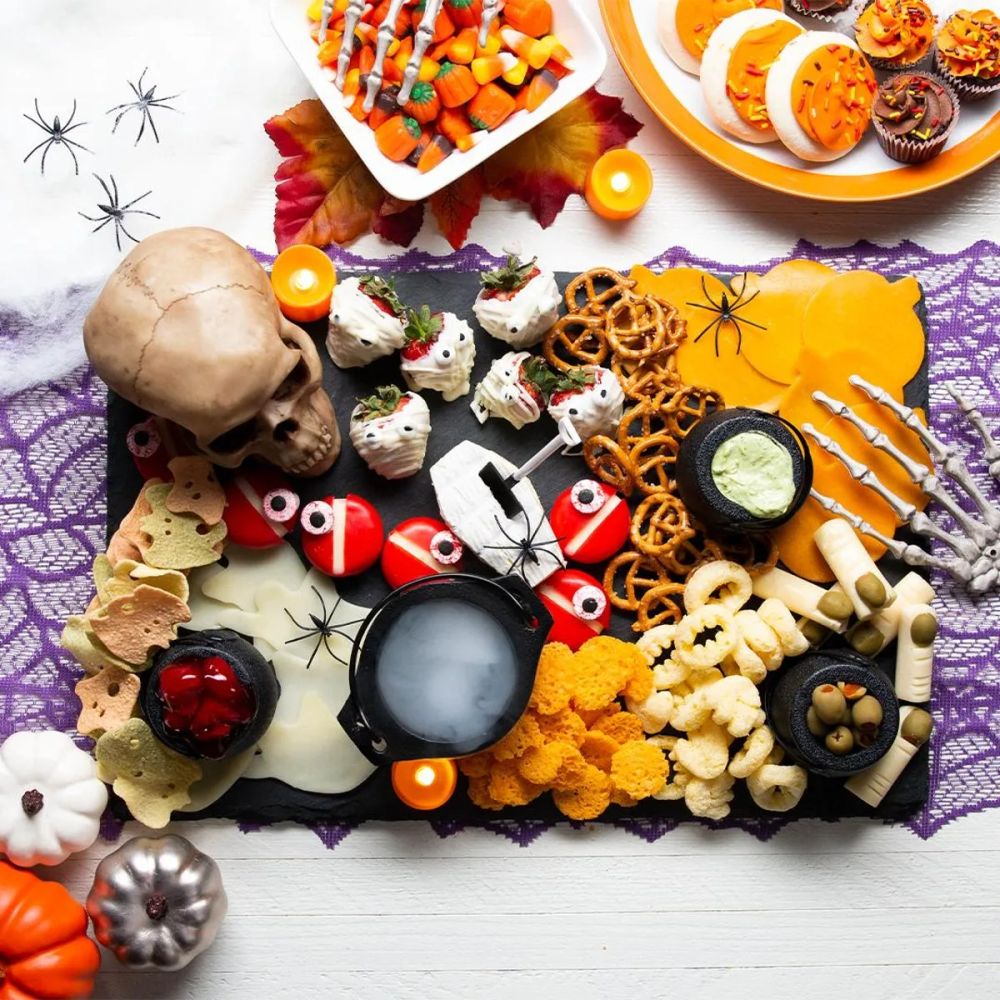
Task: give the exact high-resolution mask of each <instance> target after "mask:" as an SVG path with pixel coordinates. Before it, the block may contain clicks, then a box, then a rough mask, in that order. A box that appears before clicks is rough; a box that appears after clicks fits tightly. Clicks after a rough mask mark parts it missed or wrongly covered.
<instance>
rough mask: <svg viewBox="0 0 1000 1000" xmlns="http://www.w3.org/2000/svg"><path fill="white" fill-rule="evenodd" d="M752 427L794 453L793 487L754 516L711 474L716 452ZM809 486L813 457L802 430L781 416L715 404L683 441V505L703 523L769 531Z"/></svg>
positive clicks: (679, 458)
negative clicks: (783, 505) (783, 499)
mask: <svg viewBox="0 0 1000 1000" xmlns="http://www.w3.org/2000/svg"><path fill="white" fill-rule="evenodd" d="M748 431H756V432H758V433H760V434H766V435H767V436H768V437H770V438H772V439H773V440H774V441H776V442H777V443H778V444H779V445H781V447H782V448H784V449H785V450H786V451H787V452H788V454H789V455H790V456H791V459H792V478H793V480H794V482H795V493H794V495H793V496H792V501H791V503H790V504H789V506H788V509H787V510H786V511H784V513H782V514H779V515H778V516H777V517H771V518H761V517H755V516H754V515H753V514H751V513H750V511H748V510H746V508H744V507H741V506H740V505H739V504H737V503H733V501H732V500H730V499H729V498H728V497H726V496H724V495H723V494H722V493H721V492H720V491H719V489H718V487H717V486H716V485H715V480H714V479H713V478H712V459H713V458H714V457H715V452H716V451H717V450H718V448H719V447H720V446H721V445H722V443H723V442H724V441H727V440H728V439H729V438H731V437H735V436H736V435H737V434H744V433H746V432H748ZM811 487H812V457H811V456H810V454H809V447H808V445H807V444H806V440H805V438H804V437H803V436H802V433H801V431H800V430H799V429H798V428H797V427H796V426H795V425H794V424H790V423H789V422H788V421H787V420H785V419H784V418H783V417H779V416H778V415H777V414H774V413H765V412H764V411H763V410H754V409H751V408H750V407H746V406H734V407H732V408H731V409H727V410H716V411H715V412H714V413H710V414H708V416H706V417H705V418H704V419H703V420H701V421H699V422H698V423H697V424H696V425H695V426H694V427H693V428H692V430H691V432H690V433H689V434H688V435H687V437H685V438H684V440H683V441H682V442H681V449H680V453H679V454H678V456H677V491H678V493H680V496H681V499H682V500H683V501H684V505H685V506H686V507H687V509H688V510H689V511H690V512H691V513H692V514H693V515H694V516H695V517H696V518H697V519H698V520H699V521H700V522H701V523H702V524H703V525H704V526H705V527H706V528H711V529H715V530H717V531H724V532H742V533H745V532H753V531H768V530H770V529H771V528H776V527H778V525H779V524H784V523H785V522H786V521H787V520H789V518H791V517H792V516H793V515H794V514H795V513H796V511H797V510H798V509H799V508H800V507H801V506H802V504H804V503H805V501H806V498H807V497H808V496H809V490H810V488H811Z"/></svg>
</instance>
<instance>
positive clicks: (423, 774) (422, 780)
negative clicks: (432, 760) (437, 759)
mask: <svg viewBox="0 0 1000 1000" xmlns="http://www.w3.org/2000/svg"><path fill="white" fill-rule="evenodd" d="M413 780H414V781H415V782H416V783H417V784H418V785H422V786H423V787H424V788H429V787H430V786H431V785H433V784H434V768H433V767H428V766H427V765H426V764H425V765H424V766H423V767H418V768H417V769H416V771H414V773H413Z"/></svg>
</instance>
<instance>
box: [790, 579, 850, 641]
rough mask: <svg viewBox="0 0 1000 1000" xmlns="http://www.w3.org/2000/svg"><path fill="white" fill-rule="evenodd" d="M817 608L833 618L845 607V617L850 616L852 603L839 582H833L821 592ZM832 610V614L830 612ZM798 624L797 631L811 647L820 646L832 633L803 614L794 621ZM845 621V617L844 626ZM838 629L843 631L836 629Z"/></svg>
mask: <svg viewBox="0 0 1000 1000" xmlns="http://www.w3.org/2000/svg"><path fill="white" fill-rule="evenodd" d="M817 607H818V609H819V610H820V611H821V612H822V613H823V614H825V615H830V616H831V617H833V618H837V616H839V615H840V614H841V613H842V612H843V610H844V609H845V608H846V609H847V618H849V617H850V616H851V614H852V613H853V611H854V605H853V604H851V601H850V599H849V598H848V596H847V595H846V594H845V593H844V588H843V587H841V585H840V584H839V583H835V584H833V586H831V587H828V588H827V589H826V590H825V591H824V592H823V598H822V603H820V604H818V605H817ZM831 612H833V613H834V614H831ZM795 624H796V625H797V626H798V629H799V631H800V632H801V633H802V634H803V635H804V636H805V637H806V639H807V640H808V642H809V645H810V646H812V648H813V649H818V648H819V647H820V646H822V645H823V643H824V642H826V640H827V639H829V638H830V636H831V635H833V630H832V629H829V628H827V627H826V626H825V625H821V624H820V623H819V622H818V621H815V620H814V619H812V618H807V617H806V616H805V615H801V616H800V617H799V620H798V621H797V622H796V623H795ZM846 624H847V621H846V619H845V621H844V625H845V626H846ZM838 631H843V630H842V629H838Z"/></svg>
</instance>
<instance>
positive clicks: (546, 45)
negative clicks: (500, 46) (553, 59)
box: [500, 27, 553, 69]
mask: <svg viewBox="0 0 1000 1000" xmlns="http://www.w3.org/2000/svg"><path fill="white" fill-rule="evenodd" d="M500 37H501V38H502V39H503V43H504V45H506V46H507V48H508V49H510V50H511V52H516V53H517V54H518V55H519V56H520V57H521V58H522V59H524V60H525V62H527V64H528V65H529V66H530V67H531V68H532V69H541V68H542V67H543V66H544V65H545V64H546V63H547V62H548V61H549V55H550V54H551V52H552V48H553V43H552V42H544V41H542V40H541V39H540V38H532V37H531V36H530V35H526V34H525V33H524V32H523V31H518V30H517V29H516V28H508V27H503V28H501V29H500Z"/></svg>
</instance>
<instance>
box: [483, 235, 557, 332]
mask: <svg viewBox="0 0 1000 1000" xmlns="http://www.w3.org/2000/svg"><path fill="white" fill-rule="evenodd" d="M536 260H537V258H535V257H533V258H532V259H531V260H529V261H528V262H527V263H522V262H521V260H520V258H519V257H517V256H516V255H515V254H508V255H507V263H506V264H504V266H503V267H498V268H496V270H493V271H486V272H485V273H483V274H481V275H480V277H479V280H480V281H481V282H482V285H483V288H482V291H480V293H479V295H478V296H477V298H476V301H475V304H474V305H473V307H472V311H473V312H474V313H475V314H476V319H477V320H479V325H480V326H481V327H482V328H483V329H484V330H485V331H486V332H487V333H488V334H489V335H490V336H491V337H496V338H497V340H503V341H505V342H506V343H508V344H510V346H511V347H514V348H518V349H521V348H525V347H531V346H533V345H534V344H537V343H538V342H539V341H540V340H541V339H542V337H543V336H545V333H546V332H547V331H548V329H549V327H551V326H552V324H553V323H555V321H556V320H557V319H558V318H559V303H560V301H561V298H560V295H559V289H558V287H557V286H556V279H555V277H554V276H553V275H552V273H551V272H550V271H542V270H541V269H540V268H539V267H536V266H535V261H536Z"/></svg>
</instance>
